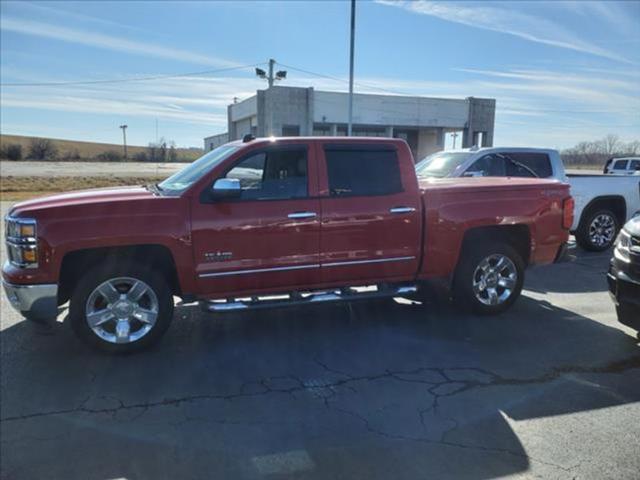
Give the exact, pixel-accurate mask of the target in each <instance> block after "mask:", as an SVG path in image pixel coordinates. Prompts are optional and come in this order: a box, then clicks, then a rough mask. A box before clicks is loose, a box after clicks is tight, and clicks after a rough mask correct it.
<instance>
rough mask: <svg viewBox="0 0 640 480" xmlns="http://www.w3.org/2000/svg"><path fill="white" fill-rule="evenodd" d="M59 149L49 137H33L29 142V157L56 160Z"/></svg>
mask: <svg viewBox="0 0 640 480" xmlns="http://www.w3.org/2000/svg"><path fill="white" fill-rule="evenodd" d="M57 156H58V149H57V148H56V146H55V144H54V143H53V142H52V141H51V140H49V139H48V138H32V139H31V142H29V158H31V159H32V160H54V159H55V158H56V157H57Z"/></svg>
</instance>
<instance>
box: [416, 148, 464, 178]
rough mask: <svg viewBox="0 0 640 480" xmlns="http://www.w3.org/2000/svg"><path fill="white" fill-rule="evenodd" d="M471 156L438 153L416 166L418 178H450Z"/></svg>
mask: <svg viewBox="0 0 640 480" xmlns="http://www.w3.org/2000/svg"><path fill="white" fill-rule="evenodd" d="M470 156H471V153H469V152H437V153H434V154H432V155H429V156H428V157H426V158H425V159H424V160H422V161H420V162H419V163H418V164H417V165H416V175H417V176H418V177H438V178H442V177H448V176H449V175H451V174H452V173H453V172H454V171H455V170H456V168H458V167H459V166H460V165H462V164H463V163H464V162H465V161H466V160H467V158H469V157H470Z"/></svg>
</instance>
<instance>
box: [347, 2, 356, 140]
mask: <svg viewBox="0 0 640 480" xmlns="http://www.w3.org/2000/svg"><path fill="white" fill-rule="evenodd" d="M355 36H356V0H351V50H350V51H349V123H348V124H347V136H349V137H350V136H351V134H352V130H353V48H354V43H355Z"/></svg>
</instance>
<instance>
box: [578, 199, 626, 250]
mask: <svg viewBox="0 0 640 480" xmlns="http://www.w3.org/2000/svg"><path fill="white" fill-rule="evenodd" d="M618 230H620V224H619V222H618V217H617V216H616V214H615V213H614V212H612V211H611V210H609V209H608V208H599V209H596V210H592V211H590V212H587V213H586V214H585V215H584V217H583V218H582V221H581V222H580V226H579V227H578V231H577V232H576V242H577V243H578V245H580V246H581V247H582V248H583V249H585V250H587V251H590V252H603V251H605V250H607V249H608V248H610V247H611V246H612V245H613V242H615V240H616V235H617V234H618Z"/></svg>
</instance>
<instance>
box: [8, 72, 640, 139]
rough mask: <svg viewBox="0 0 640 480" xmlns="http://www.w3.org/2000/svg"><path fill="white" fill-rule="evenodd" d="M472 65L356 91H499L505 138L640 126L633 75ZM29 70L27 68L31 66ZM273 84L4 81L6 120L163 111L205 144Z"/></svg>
mask: <svg viewBox="0 0 640 480" xmlns="http://www.w3.org/2000/svg"><path fill="white" fill-rule="evenodd" d="M464 72H465V74H466V78H464V79H460V80H457V81H423V80H405V79H397V78H384V77H382V78H376V77H369V78H365V77H360V78H358V79H357V83H358V84H359V85H362V84H364V85H368V86H369V88H367V87H357V88H356V92H357V93H365V92H366V93H378V94H379V93H381V92H380V90H377V89H376V88H371V87H377V88H382V89H385V90H391V91H396V92H403V93H405V94H407V95H422V96H430V97H451V98H465V97H467V96H471V95H473V96H476V97H492V98H496V99H497V112H496V139H497V140H496V142H498V143H508V144H516V143H517V144H527V143H529V144H531V143H535V144H539V145H547V146H551V147H553V146H562V147H565V146H569V145H571V144H572V143H573V142H574V140H575V141H580V140H588V139H589V138H597V137H601V136H602V135H603V134H605V133H609V132H612V133H618V134H620V135H621V136H623V137H633V136H634V135H635V136H637V133H636V132H638V131H640V118H639V117H638V115H637V112H638V111H639V110H640V97H638V95H637V82H636V81H634V79H633V78H629V77H624V76H623V77H617V78H611V76H610V75H608V74H607V72H606V71H604V72H598V71H596V72H583V71H575V72H564V71H553V70H532V69H527V70H525V69H505V70H473V69H464ZM21 73H23V74H24V75H25V76H27V73H28V72H21ZM289 73H290V75H289V77H288V78H287V80H286V83H285V85H289V86H303V87H308V86H313V87H314V88H316V89H318V90H339V91H346V90H347V85H348V83H347V81H346V79H343V80H341V79H336V80H331V79H322V78H312V77H310V76H303V77H299V76H297V75H295V74H293V75H292V73H293V72H289ZM141 75H143V74H142V73H141ZM42 80H44V81H47V80H48V81H55V80H59V79H56V78H48V79H42ZM265 87H266V85H265V84H264V83H263V81H262V80H259V79H257V78H255V77H253V76H250V75H245V76H240V75H237V76H226V77H198V76H190V77H181V78H165V79H160V80H155V81H148V82H132V83H123V84H106V85H105V84H103V85H82V86H73V87H72V88H70V87H61V86H49V87H34V88H3V92H2V113H3V124H4V125H11V122H14V121H15V119H14V118H13V116H14V115H13V112H14V109H29V110H33V111H34V112H37V111H38V110H41V111H42V110H48V111H53V112H75V113H77V114H79V115H83V114H91V115H98V116H101V117H103V118H105V119H108V118H110V117H111V118H118V121H120V120H122V121H126V122H133V121H134V119H136V118H138V119H143V120H144V119H156V118H158V119H160V121H161V122H163V121H164V122H172V123H174V124H182V125H184V126H185V128H184V129H183V131H184V132H187V133H184V135H185V136H184V137H182V136H179V135H178V134H176V133H169V134H168V136H169V137H171V138H174V139H175V140H176V141H178V143H180V144H185V143H190V144H196V145H197V144H199V142H198V141H194V140H192V137H197V133H196V132H201V133H202V136H203V137H204V136H205V135H210V134H213V133H219V132H223V131H225V130H226V107H227V105H228V104H230V103H231V102H232V101H233V97H238V98H240V99H244V98H247V97H249V96H251V95H254V94H255V91H256V89H258V88H265ZM634 87H635V90H634ZM80 118H82V117H80ZM16 133H19V132H17V131H16ZM187 135H188V136H189V137H188V138H187ZM545 139H546V141H545ZM556 142H557V143H556ZM143 143H144V142H143Z"/></svg>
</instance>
